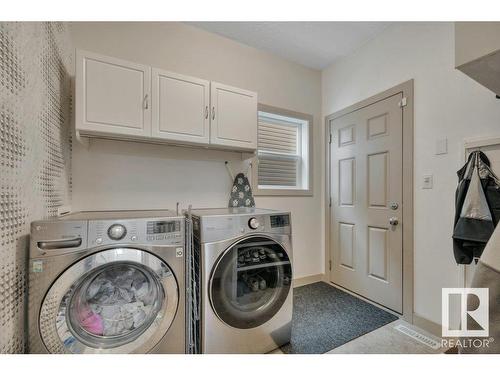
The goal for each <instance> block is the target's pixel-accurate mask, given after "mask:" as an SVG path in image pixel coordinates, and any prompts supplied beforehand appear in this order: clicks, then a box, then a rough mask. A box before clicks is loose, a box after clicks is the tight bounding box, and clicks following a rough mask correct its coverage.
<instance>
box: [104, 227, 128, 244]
mask: <svg viewBox="0 0 500 375" xmlns="http://www.w3.org/2000/svg"><path fill="white" fill-rule="evenodd" d="M126 234H127V229H126V228H125V227H124V226H123V225H121V224H113V225H112V226H110V227H109V228H108V236H109V238H111V239H112V240H115V241H118V240H121V239H122V238H123V237H125V235H126Z"/></svg>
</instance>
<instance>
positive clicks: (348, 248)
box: [339, 223, 354, 269]
mask: <svg viewBox="0 0 500 375" xmlns="http://www.w3.org/2000/svg"><path fill="white" fill-rule="evenodd" d="M339 235H340V237H339V249H340V264H341V265H342V266H344V267H348V268H351V269H354V224H347V223H339Z"/></svg>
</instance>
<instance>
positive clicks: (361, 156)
mask: <svg viewBox="0 0 500 375" xmlns="http://www.w3.org/2000/svg"><path fill="white" fill-rule="evenodd" d="M401 99H402V94H401V93H399V94H397V95H393V96H390V97H388V98H386V99H384V100H380V101H378V102H376V103H374V104H371V105H368V106H366V107H364V108H361V109H359V110H356V111H354V112H351V113H348V114H345V115H343V116H341V117H339V118H336V119H333V120H331V122H330V132H331V134H332V143H331V150H330V151H331V160H330V178H331V181H330V186H331V192H330V194H331V197H332V206H331V212H330V215H331V216H330V217H331V220H330V223H331V237H330V238H331V241H330V243H331V261H332V267H331V281H332V282H333V283H335V284H338V285H340V286H342V287H344V288H346V289H348V290H350V291H352V292H355V293H357V294H360V295H361V296H363V297H365V298H368V299H370V300H372V301H374V302H377V303H379V304H381V305H383V306H386V307H388V308H390V309H392V310H394V311H396V312H398V313H402V312H403V311H402V310H403V306H402V300H403V299H402V297H403V242H402V241H403V236H402V225H403V223H402V222H401V220H402V205H403V202H402V180H403V178H402V161H403V160H402V158H403V153H402V151H403V146H402V141H403V127H402V125H403V117H402V108H401V107H400V106H399V102H400V100H401Z"/></svg>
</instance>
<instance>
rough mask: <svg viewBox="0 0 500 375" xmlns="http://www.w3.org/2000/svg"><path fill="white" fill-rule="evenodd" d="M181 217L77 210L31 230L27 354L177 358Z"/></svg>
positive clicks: (181, 313) (181, 335) (180, 349)
mask: <svg viewBox="0 0 500 375" xmlns="http://www.w3.org/2000/svg"><path fill="white" fill-rule="evenodd" d="M184 228H185V218H184V217H182V216H178V215H177V214H176V213H175V212H173V211H159V210H158V211H156V210H153V211H107V212H80V213H74V214H69V215H66V216H63V217H60V218H54V219H50V220H43V221H36V222H33V223H32V225H31V240H30V256H29V285H28V298H29V302H28V350H29V352H31V353H150V352H153V353H184V352H185V350H186V343H185V330H186V323H185V305H184V301H185V288H184V285H185V280H184V272H185V262H184V239H185V233H184Z"/></svg>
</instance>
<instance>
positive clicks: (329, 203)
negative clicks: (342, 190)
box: [328, 197, 332, 207]
mask: <svg viewBox="0 0 500 375" xmlns="http://www.w3.org/2000/svg"><path fill="white" fill-rule="evenodd" d="M328 205H329V206H330V207H332V197H330V200H329V202H328Z"/></svg>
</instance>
